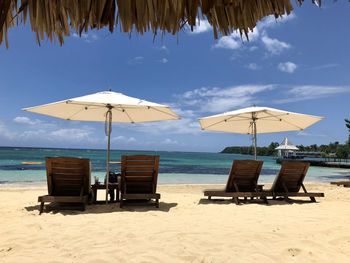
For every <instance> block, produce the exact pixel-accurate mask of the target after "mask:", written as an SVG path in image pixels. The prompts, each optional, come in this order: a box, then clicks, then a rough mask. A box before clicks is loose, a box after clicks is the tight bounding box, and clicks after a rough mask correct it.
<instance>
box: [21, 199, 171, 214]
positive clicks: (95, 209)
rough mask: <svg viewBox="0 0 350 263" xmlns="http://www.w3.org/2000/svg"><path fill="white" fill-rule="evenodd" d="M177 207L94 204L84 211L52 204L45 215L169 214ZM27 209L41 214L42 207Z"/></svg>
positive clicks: (70, 205) (74, 206)
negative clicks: (49, 213) (152, 212)
mask: <svg viewBox="0 0 350 263" xmlns="http://www.w3.org/2000/svg"><path fill="white" fill-rule="evenodd" d="M175 206H177V203H165V202H159V208H156V207H155V206H154V204H153V203H150V202H140V201H138V202H125V201H124V206H123V208H120V207H119V203H115V202H114V203H109V204H92V205H87V206H86V209H85V210H84V211H83V210H82V206H81V205H80V204H76V205H75V204H64V203H51V204H47V205H45V208H44V213H48V212H52V213H53V214H56V213H60V214H63V215H80V214H103V213H115V212H118V213H120V212H149V211H155V212H169V211H170V210H171V208H173V207H175ZM25 209H26V210H27V211H28V212H33V211H37V212H38V214H39V209H40V205H33V206H27V207H25Z"/></svg>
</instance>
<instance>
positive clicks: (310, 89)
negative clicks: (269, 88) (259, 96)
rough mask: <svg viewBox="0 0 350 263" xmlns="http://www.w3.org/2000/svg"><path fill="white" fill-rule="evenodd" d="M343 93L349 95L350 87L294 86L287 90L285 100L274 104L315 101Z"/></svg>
mask: <svg viewBox="0 0 350 263" xmlns="http://www.w3.org/2000/svg"><path fill="white" fill-rule="evenodd" d="M345 93H350V86H320V85H304V86H295V87H291V88H289V90H288V91H287V92H286V98H285V99H280V100H276V101H275V103H291V102H297V101H304V100H315V99H320V98H325V97H329V96H332V95H338V94H345Z"/></svg>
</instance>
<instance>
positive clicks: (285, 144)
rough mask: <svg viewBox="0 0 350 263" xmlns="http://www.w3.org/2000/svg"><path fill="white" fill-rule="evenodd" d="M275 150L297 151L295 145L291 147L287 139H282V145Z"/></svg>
mask: <svg viewBox="0 0 350 263" xmlns="http://www.w3.org/2000/svg"><path fill="white" fill-rule="evenodd" d="M275 150H291V151H298V150H299V148H298V147H296V146H295V145H293V144H292V143H291V141H290V140H288V138H287V137H286V138H284V140H283V141H282V143H281V144H280V145H279V146H278V147H276V148H275Z"/></svg>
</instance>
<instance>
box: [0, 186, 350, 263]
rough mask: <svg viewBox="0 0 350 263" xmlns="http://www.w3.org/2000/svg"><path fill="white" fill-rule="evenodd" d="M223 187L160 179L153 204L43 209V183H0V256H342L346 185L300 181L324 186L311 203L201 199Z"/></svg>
mask: <svg viewBox="0 0 350 263" xmlns="http://www.w3.org/2000/svg"><path fill="white" fill-rule="evenodd" d="M223 186H224V185H222V184H214V185H213V184H205V185H189V184H183V185H169V184H168V185H158V190H157V191H158V192H159V193H161V195H162V198H161V200H160V208H159V209H157V208H154V207H151V206H139V205H136V206H135V205H130V206H125V208H123V209H120V208H119V206H118V205H117V204H115V203H114V204H108V205H88V206H87V208H86V211H84V212H83V211H74V210H57V211H51V210H49V211H48V212H45V213H43V214H42V215H39V211H38V208H39V204H38V202H37V197H38V196H39V195H43V194H46V193H47V188H46V186H40V187H38V186H37V187H33V188H27V187H17V188H14V187H0V196H1V199H2V202H1V203H0V214H1V219H2V223H1V226H0V261H1V262H20V261H25V262H43V260H44V261H45V262H97V261H98V262H111V261H114V262H115V261H118V262H141V261H142V262H164V261H167V262H230V261H231V262H232V260H234V261H235V262H256V261H258V260H259V261H261V260H263V261H269V262H295V261H302V262H329V259H330V258H332V260H333V261H334V262H347V260H348V258H349V256H350V236H349V235H348V233H350V225H349V224H348V220H349V218H350V206H349V202H350V189H349V188H344V187H337V186H333V185H330V184H326V183H317V184H310V183H306V188H307V189H308V191H310V192H312V191H317V192H319V191H322V192H324V193H325V197H324V198H318V199H317V203H310V202H300V201H299V202H296V203H293V204H288V203H286V202H284V201H270V202H269V203H270V204H269V205H265V204H263V203H261V202H259V201H256V202H253V203H246V204H242V205H235V204H233V203H232V201H231V200H226V201H214V202H209V201H208V200H207V199H205V198H204V196H203V193H202V191H203V190H204V189H205V188H213V187H215V188H222V187H223ZM103 193H104V192H102V194H101V196H100V197H103Z"/></svg>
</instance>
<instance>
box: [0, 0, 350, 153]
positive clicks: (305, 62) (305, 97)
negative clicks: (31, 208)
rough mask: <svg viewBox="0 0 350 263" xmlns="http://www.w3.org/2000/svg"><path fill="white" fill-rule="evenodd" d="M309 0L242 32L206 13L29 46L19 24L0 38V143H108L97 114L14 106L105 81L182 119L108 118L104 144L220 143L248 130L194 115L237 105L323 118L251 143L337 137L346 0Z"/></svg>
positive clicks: (345, 69)
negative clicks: (155, 31)
mask: <svg viewBox="0 0 350 263" xmlns="http://www.w3.org/2000/svg"><path fill="white" fill-rule="evenodd" d="M308 2H311V1H307V2H306V3H305V4H304V5H303V6H302V7H297V6H296V7H295V10H294V12H293V13H292V14H291V15H289V16H288V17H284V18H283V19H282V20H278V21H275V19H274V18H271V17H268V18H266V19H264V20H263V21H261V22H260V23H259V24H258V26H257V27H256V28H255V30H254V31H253V33H251V34H250V36H249V38H250V41H249V42H248V41H246V40H244V41H242V40H241V39H240V36H239V35H238V34H237V33H234V34H232V35H230V36H227V37H222V38H219V39H218V40H215V39H214V38H213V32H212V31H211V28H210V26H209V25H208V24H207V22H206V21H201V23H200V26H199V27H197V29H196V32H195V33H191V32H190V31H189V30H188V29H185V30H183V32H180V33H179V34H178V36H172V35H170V34H166V35H165V36H164V37H161V36H158V37H156V39H155V40H154V41H153V35H152V34H145V35H143V36H140V35H137V34H132V35H131V37H130V36H129V35H127V34H123V33H121V32H114V33H113V34H110V33H109V32H108V31H99V32H97V31H90V32H88V33H87V34H84V35H83V36H82V37H81V38H79V37H77V35H76V34H73V35H72V36H70V37H68V38H66V39H65V44H64V46H63V47H60V46H59V44H58V43H50V42H49V41H44V42H42V43H41V46H38V45H36V42H35V34H34V33H32V32H31V30H30V28H29V27H27V26H26V27H24V26H20V27H18V28H14V29H11V30H10V32H9V41H10V48H9V49H6V48H5V46H4V45H2V46H1V47H0V77H1V83H0V91H1V97H0V145H2V146H36V147H74V148H77V147H78V148H81V147H82V148H105V144H106V139H105V136H104V126H103V125H104V124H103V123H81V122H67V121H63V120H58V119H54V118H50V117H45V116H39V115H35V114H31V113H26V112H23V111H21V108H24V107H29V106H35V105H39V104H44V103H49V102H54V101H57V100H62V99H67V98H72V97H77V96H82V95H86V94H90V93H94V92H98V91H103V90H108V89H112V90H113V91H116V92H122V93H124V94H126V95H129V96H133V97H138V98H142V99H146V100H148V101H153V102H158V103H165V104H168V105H170V106H172V107H173V108H174V109H175V110H176V111H177V112H178V114H179V115H180V116H181V117H182V119H181V120H180V121H169V122H161V123H154V124H133V125H131V124H130V125H125V124H124V125H119V124H114V125H113V134H112V148H114V149H140V150H141V149H145V150H169V151H173V150H177V151H213V152H215V151H220V150H221V149H222V148H224V147H226V146H229V145H251V140H250V137H248V136H245V135H238V134H225V133H211V132H203V131H201V130H200V129H199V125H198V122H197V119H198V118H199V117H202V116H208V115H212V114H215V113H221V112H224V111H229V110H234V109H238V108H242V107H246V106H252V105H253V104H255V105H257V106H269V107H274V108H280V109H283V110H290V111H295V112H300V113H307V114H313V115H319V116H324V117H325V119H324V120H323V121H321V122H319V123H318V124H316V125H314V126H312V127H310V128H308V129H306V130H305V131H303V132H289V133H275V134H264V135H259V137H258V144H259V145H261V146H264V145H268V144H269V143H270V142H271V141H277V142H281V141H282V140H283V137H285V136H288V137H289V138H290V140H291V141H292V142H294V143H295V144H304V145H309V144H314V143H317V144H323V143H325V144H328V143H329V142H330V141H340V142H345V141H346V139H347V136H348V133H347V131H346V128H345V125H344V118H350V112H349V100H350V74H349V68H350V60H349V54H350V51H349V47H350V37H349V36H350V27H349V26H348V24H349V14H350V4H349V3H347V1H337V2H335V3H333V1H332V2H331V3H326V2H324V3H323V7H322V8H321V9H320V8H317V7H315V6H313V5H311V4H310V3H308Z"/></svg>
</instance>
